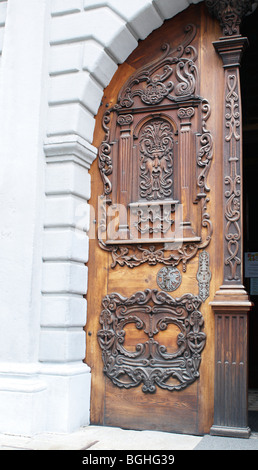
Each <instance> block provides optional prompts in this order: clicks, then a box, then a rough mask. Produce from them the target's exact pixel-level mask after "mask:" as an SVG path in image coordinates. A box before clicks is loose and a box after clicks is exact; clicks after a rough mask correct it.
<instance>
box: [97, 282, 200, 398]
mask: <svg viewBox="0 0 258 470" xmlns="http://www.w3.org/2000/svg"><path fill="white" fill-rule="evenodd" d="M102 305H103V310H102V312H101V315H100V324H101V329H100V330H99V331H98V333H97V336H98V341H99V345H100V348H101V350H102V359H103V363H104V369H103V371H104V373H105V375H106V376H107V377H108V378H109V379H110V380H111V381H112V382H113V384H114V385H116V386H118V387H121V388H126V389H129V388H132V387H137V386H139V385H140V384H142V391H143V392H145V393H154V392H155V391H156V386H158V387H160V388H163V389H166V390H169V391H173V390H182V389H184V388H186V387H187V386H189V385H190V384H192V383H193V382H195V381H196V380H197V379H198V377H199V367H200V363H201V353H202V351H203V349H204V347H205V343H206V335H205V333H204V332H203V331H202V330H203V326H204V320H203V317H202V314H201V313H200V311H199V308H200V305H201V301H200V299H199V298H198V297H196V296H194V295H193V294H185V295H183V296H182V297H181V298H176V299H174V298H173V297H171V296H170V295H169V294H167V293H165V292H163V291H157V290H155V289H154V290H150V289H147V290H145V291H144V292H142V291H140V292H136V293H135V294H133V295H132V296H131V297H129V298H127V297H123V296H122V295H120V294H118V293H112V294H109V295H107V296H106V297H104V299H103V301H102ZM127 324H135V327H136V329H138V330H140V331H142V332H144V333H145V335H147V340H146V341H145V342H143V343H139V344H137V346H136V347H135V351H131V350H130V351H129V350H128V349H126V346H125V341H126V331H125V329H124V328H125V326H126V325H127ZM168 325H171V327H172V326H174V327H175V328H176V330H179V333H178V336H177V346H178V348H177V350H176V351H174V352H169V351H168V350H167V348H166V347H165V346H164V345H162V344H160V343H159V342H158V341H156V340H155V339H154V338H155V335H157V334H158V333H159V332H160V331H164V330H166V329H167V327H168Z"/></svg>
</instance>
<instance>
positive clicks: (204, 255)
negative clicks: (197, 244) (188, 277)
mask: <svg viewBox="0 0 258 470" xmlns="http://www.w3.org/2000/svg"><path fill="white" fill-rule="evenodd" d="M210 280H211V271H210V255H209V253H208V252H207V251H205V250H203V251H201V252H200V253H199V266H198V272H197V281H198V286H199V297H200V299H201V300H202V302H205V300H206V299H207V298H208V297H209V295H210Z"/></svg>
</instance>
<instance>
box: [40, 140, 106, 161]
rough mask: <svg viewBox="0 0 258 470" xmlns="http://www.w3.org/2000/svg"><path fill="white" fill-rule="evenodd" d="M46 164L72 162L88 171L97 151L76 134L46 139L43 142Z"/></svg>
mask: <svg viewBox="0 0 258 470" xmlns="http://www.w3.org/2000/svg"><path fill="white" fill-rule="evenodd" d="M44 152H45V155H46V158H47V162H48V163H56V162H63V161H74V162H77V163H78V164H80V165H82V166H84V167H85V168H87V169H89V168H90V167H91V164H92V162H93V161H94V160H95V158H96V157H97V152H98V151H97V149H96V147H94V146H93V145H91V144H90V143H89V142H87V141H86V140H85V139H83V138H82V137H80V136H78V135H76V134H66V135H56V136H53V137H48V138H47V139H46V140H45V142H44Z"/></svg>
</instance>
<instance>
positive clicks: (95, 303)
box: [85, 4, 224, 434]
mask: <svg viewBox="0 0 258 470" xmlns="http://www.w3.org/2000/svg"><path fill="white" fill-rule="evenodd" d="M188 23H194V24H195V25H196V27H197V35H196V37H195V39H194V46H195V47H196V49H197V51H198V70H199V79H200V84H199V86H200V90H199V92H200V95H201V96H203V97H205V98H206V99H208V100H209V103H210V107H211V115H210V118H209V129H211V130H212V135H213V139H214V158H213V162H212V165H211V167H210V171H209V175H208V185H209V188H210V191H209V196H208V197H209V213H210V219H211V220H212V222H213V235H212V239H211V241H210V243H209V246H208V247H207V248H206V249H207V251H208V252H209V255H210V270H211V273H212V278H211V283H210V296H209V298H208V299H207V300H206V301H205V302H204V303H203V304H202V305H201V308H200V311H201V313H202V315H203V318H204V332H205V334H206V337H207V339H206V345H205V348H204V350H203V352H202V360H201V365H200V371H199V372H200V376H199V378H198V379H197V380H196V381H195V382H194V383H193V384H191V385H190V386H188V387H187V388H185V389H184V390H181V391H173V392H171V391H168V390H163V389H160V388H159V387H157V390H156V392H155V393H153V394H145V393H143V392H142V389H141V386H139V387H136V388H132V389H129V390H126V389H120V388H118V387H117V386H115V385H114V384H113V383H112V382H111V380H110V379H109V378H107V377H106V376H105V375H104V373H103V362H102V357H101V349H100V347H99V344H98V340H97V332H98V330H99V329H100V323H99V319H100V314H101V311H102V305H101V302H102V299H103V298H104V297H105V295H107V294H110V293H112V292H117V293H119V294H120V295H123V296H125V297H129V296H131V295H132V294H134V293H136V292H137V291H144V290H145V289H147V288H149V289H158V286H157V282H156V278H157V273H158V271H159V270H160V268H161V267H162V264H160V263H158V264H156V265H153V266H150V265H148V264H142V265H140V266H137V267H135V268H133V269H131V268H129V267H128V266H123V267H121V266H119V265H116V267H115V268H114V269H112V268H111V263H112V260H111V254H110V253H108V252H106V251H104V250H102V249H101V248H100V247H99V244H98V241H97V240H96V239H92V240H91V241H90V253H89V259H90V263H89V289H88V294H87V301H88V318H87V325H86V335H87V345H86V358H85V361H86V362H87V364H88V365H89V366H90V367H91V374H92V392H91V393H92V395H91V397H92V398H91V422H92V424H101V425H110V426H121V427H125V428H131V429H155V430H164V431H173V432H182V433H193V434H203V433H207V432H209V429H210V427H211V425H212V422H213V398H214V392H213V388H214V313H213V311H212V309H211V307H210V305H209V301H210V300H212V299H213V298H214V295H215V292H216V291H217V290H218V288H219V286H220V284H221V282H222V279H223V251H222V249H221V246H222V240H223V213H222V193H223V191H222V184H223V174H222V128H221V120H220V119H218V116H220V115H222V113H223V83H224V76H223V69H222V67H221V63H220V59H219V57H218V56H217V54H216V52H215V50H214V48H213V46H212V42H213V41H215V40H217V39H218V38H219V35H220V29H219V25H218V23H217V22H216V21H214V20H213V19H212V18H211V17H210V16H209V15H207V12H206V9H205V6H204V5H203V4H198V5H192V6H191V7H189V9H187V10H186V11H184V12H182V13H181V14H179V15H177V17H175V18H173V19H171V20H168V21H166V22H165V23H164V25H163V26H162V27H161V28H159V29H158V30H156V31H154V32H153V33H152V34H151V35H150V36H149V37H148V38H147V39H146V40H144V41H140V42H139V45H138V47H137V49H136V50H135V51H134V52H133V53H132V54H131V55H130V56H129V57H128V59H127V60H126V61H125V63H123V64H122V65H120V66H119V68H118V70H117V72H116V74H115V75H114V77H113V79H112V81H111V83H110V85H109V86H108V87H107V89H106V90H105V92H104V96H103V100H102V105H101V107H100V109H99V113H98V115H97V117H96V128H95V135H94V145H95V146H96V147H99V146H100V144H101V142H102V141H103V137H104V132H103V129H102V124H101V123H102V116H103V114H104V112H105V111H106V110H107V109H109V108H111V107H112V106H114V105H115V103H116V102H117V96H118V93H119V90H120V89H121V87H122V85H123V84H124V83H125V81H126V80H127V79H129V77H130V76H131V75H132V73H133V72H134V71H135V70H138V69H139V68H140V67H142V66H143V65H146V64H148V63H149V62H150V60H153V59H154V58H156V57H158V55H159V54H160V47H161V45H162V44H163V43H164V42H168V43H170V44H171V45H172V46H174V47H176V46H177V45H178V43H179V42H180V40H181V39H182V38H183V34H182V31H183V30H184V27H185V26H186V25H187V24H188ZM214 76H216V80H214ZM196 116H197V114H196ZM196 119H197V117H196ZM198 119H199V118H198ZM199 124H200V123H199ZM191 151H192V150H191ZM179 158H180V157H179ZM186 170H187V169H186ZM116 171H117V169H115V170H114V174H113V181H115V188H116V190H115V191H119V186H118V177H116V175H117V173H116ZM91 177H92V197H91V200H90V203H91V205H92V206H93V207H95V208H97V203H98V196H99V195H101V194H102V193H103V182H102V179H101V177H100V174H99V169H98V162H97V161H95V162H94V164H93V166H92V169H91ZM176 184H178V181H177V182H176ZM192 202H193V201H190V202H189V204H190V206H191V214H190V215H191V222H192V223H193V226H196V227H197V226H198V223H199V221H198V217H199V213H198V210H197V209H198V208H197V206H196V205H194V204H192ZM178 269H179V270H180V272H181V275H182V283H181V285H180V286H179V288H178V289H177V290H176V291H175V292H173V293H172V292H170V295H171V296H172V297H180V296H182V295H184V294H186V293H192V294H194V295H198V282H197V279H196V275H197V271H198V254H196V255H195V256H194V257H193V258H192V259H191V260H190V261H189V262H188V263H187V270H186V272H183V267H182V265H179V266H178ZM177 334H178V328H173V327H172V326H170V327H169V328H168V329H167V330H166V331H162V332H160V333H159V334H158V335H157V338H158V337H159V340H160V341H162V344H164V345H165V346H167V348H168V350H170V351H174V350H175V349H176V347H177V346H176V340H177ZM145 337H146V335H145V334H144V333H143V331H142V330H136V329H135V328H134V327H133V325H132V324H128V326H127V327H126V341H125V345H126V346H127V348H128V350H129V351H133V350H135V347H136V345H137V344H139V343H141V342H142V341H144V340H145V339H146V338H145Z"/></svg>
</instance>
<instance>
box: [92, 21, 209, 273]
mask: <svg viewBox="0 0 258 470" xmlns="http://www.w3.org/2000/svg"><path fill="white" fill-rule="evenodd" d="M195 36H196V27H195V26H194V25H187V27H186V28H185V37H184V39H183V41H182V43H181V44H180V45H178V46H177V47H175V48H171V46H170V45H169V44H165V45H163V46H162V53H161V55H160V57H158V58H157V59H155V60H154V61H153V62H151V63H150V64H147V65H145V66H144V67H142V68H140V69H138V70H136V72H135V73H134V74H133V75H132V76H131V77H130V78H129V79H128V80H127V82H126V83H125V84H124V86H123V87H122V88H121V90H120V92H119V94H118V98H117V102H116V104H115V105H114V106H113V107H112V108H111V109H108V110H107V111H106V112H105V113H104V116H103V121H102V126H103V130H104V132H105V138H104V140H103V142H102V144H101V146H100V148H99V155H98V164H99V170H100V175H101V177H102V180H103V189H104V191H103V195H102V199H101V201H102V202H101V203H100V205H99V220H100V222H99V225H98V240H99V245H100V247H101V248H102V249H104V250H106V251H109V252H110V253H111V255H112V264H111V267H113V268H114V267H115V266H116V265H117V264H119V265H120V266H124V265H127V266H128V267H130V268H133V267H135V266H139V265H140V264H142V263H148V264H149V265H155V264H157V263H162V264H164V265H170V266H176V265H178V264H179V263H181V262H182V265H183V270H184V271H185V270H186V264H187V262H188V261H189V260H190V259H191V258H192V257H193V256H195V255H196V253H197V252H198V250H199V249H204V248H205V247H206V246H207V245H208V244H209V242H210V239H211V235H212V224H211V221H210V217H209V213H208V211H207V206H208V203H209V197H208V193H209V187H208V184H207V178H208V173H209V169H210V165H211V161H212V158H213V138H212V135H211V133H210V131H209V130H208V128H207V121H208V119H209V116H210V112H211V110H210V105H209V103H208V101H207V100H206V99H205V98H202V97H200V96H199V93H198V92H199V76H198V67H197V59H198V54H197V50H196V48H195V47H194V46H193V45H192V42H193V40H194V38H195ZM192 148H194V149H197V150H196V154H195V155H194V153H193V151H192ZM189 162H190V163H189ZM186 167H188V168H189V169H187V170H186V171H185V169H184V168H186ZM190 168H191V169H190ZM190 179H191V181H190ZM187 186H189V187H191V188H192V187H193V188H195V189H194V190H193V192H192V194H191V195H190V196H188V202H187V204H188V205H187V207H184V212H185V213H186V218H187V217H188V218H187V220H185V221H184V222H183V223H182V227H183V229H182V235H181V236H177V237H176V236H175V235H174V233H175V230H176V226H177V224H176V217H177V216H178V213H179V206H180V197H181V196H182V191H183V189H182V188H183V187H187ZM191 191H192V190H191ZM180 194H181V196H180ZM184 199H185V198H184ZM193 201H194V202H193ZM193 203H194V204H196V205H197V207H198V211H199V212H198V213H199V216H198V217H199V221H198V224H199V227H197V228H196V229H193V228H192V226H191V220H190V219H191V215H190V213H191V207H190V206H191V204H193ZM118 204H120V205H121V204H124V206H126V208H127V209H128V208H129V209H130V211H131V214H132V215H133V217H132V223H131V225H130V224H128V222H126V221H122V222H121V227H122V230H123V233H124V234H125V236H124V238H123V237H118V238H119V240H118V241H116V240H113V239H112V237H108V236H107V217H108V215H107V212H108V210H109V208H110V207H115V206H116V205H118ZM173 230H174V232H173ZM187 230H188V232H187ZM186 233H187V234H186ZM171 234H172V235H171ZM185 234H186V235H185ZM148 235H149V236H150V238H149V239H148V240H147V241H146V237H147V236H148ZM132 238H133V241H132ZM175 238H177V240H178V239H180V243H178V242H177V243H173V242H174V241H175ZM181 239H182V240H183V241H182V240H181ZM171 242H172V244H171Z"/></svg>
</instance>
